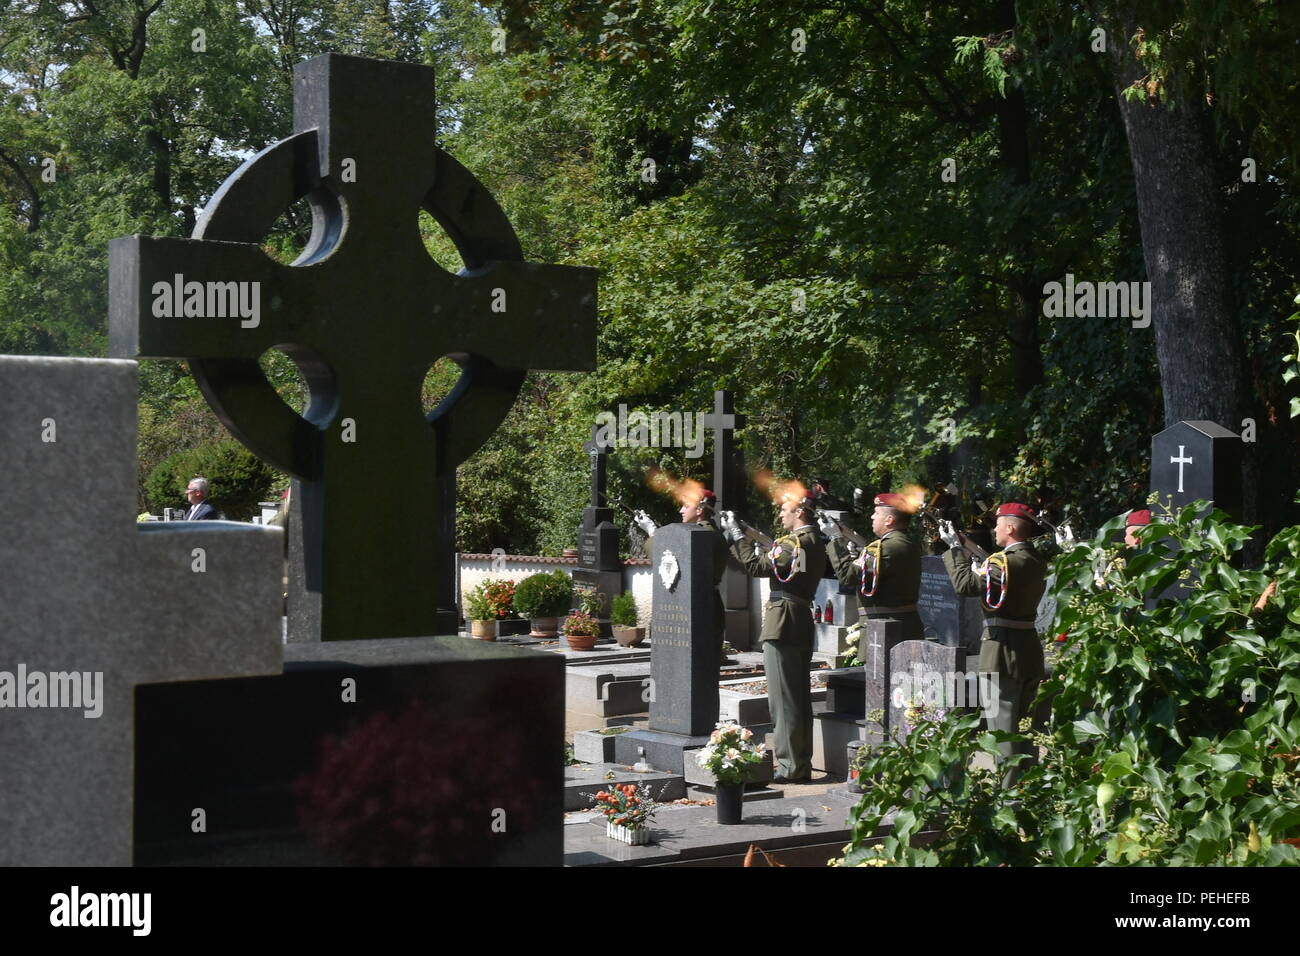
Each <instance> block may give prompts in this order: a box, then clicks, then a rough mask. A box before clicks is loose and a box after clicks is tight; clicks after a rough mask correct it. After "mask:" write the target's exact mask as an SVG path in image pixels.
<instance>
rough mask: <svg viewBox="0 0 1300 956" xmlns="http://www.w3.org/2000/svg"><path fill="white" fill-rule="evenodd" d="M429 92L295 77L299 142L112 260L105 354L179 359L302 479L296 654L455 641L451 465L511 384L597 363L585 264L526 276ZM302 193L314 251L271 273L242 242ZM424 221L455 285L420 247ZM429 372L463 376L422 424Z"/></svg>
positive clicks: (416, 86)
mask: <svg viewBox="0 0 1300 956" xmlns="http://www.w3.org/2000/svg"><path fill="white" fill-rule="evenodd" d="M433 77H434V71H433V69H431V68H429V67H424V66H418V65H413V64H406V63H389V62H383V61H378V60H368V59H362V58H358V57H349V56H340V55H337V54H327V55H324V56H319V57H315V58H313V59H311V60H309V61H307V62H305V63H301V64H299V65H298V66H296V67H295V69H294V134H293V135H292V136H290V137H288V138H287V139H283V140H281V141H279V142H278V143H275V144H274V145H272V146H270V147H268V148H267V149H265V150H263V151H262V152H261V153H259V154H257V155H256V156H254V157H253V158H252V159H250V160H249V161H248V162H246V163H245V164H244V165H243V166H241V167H240V168H239V169H238V170H236V172H235V173H234V174H233V175H232V176H231V177H230V178H229V179H227V180H226V182H225V183H224V184H223V185H222V186H221V188H220V189H218V190H217V192H216V193H215V194H214V195H213V197H212V200H211V202H209V204H208V206H207V208H206V209H204V211H203V214H202V216H201V217H200V219H199V223H198V225H197V226H196V227H195V230H194V237H193V238H192V239H160V238H148V237H144V236H131V237H129V238H122V239H116V240H114V241H113V242H112V243H111V245H110V263H111V272H110V278H109V307H110V332H109V346H110V352H111V354H112V355H114V356H118V357H125V358H137V357H149V358H186V359H189V361H190V368H191V370H192V371H193V373H194V376H195V379H196V380H197V381H198V384H199V387H200V388H201V389H202V391H203V394H204V397H205V398H206V399H207V400H208V402H209V404H210V405H212V407H213V409H214V410H215V411H216V413H217V416H218V417H219V418H220V419H221V421H222V422H223V423H224V424H225V425H226V427H227V428H229V429H230V430H231V431H232V432H233V433H234V434H235V436H236V437H237V438H239V440H240V441H242V442H243V443H244V444H245V445H247V446H248V447H249V448H250V449H251V450H252V451H253V452H255V453H256V454H257V455H259V456H261V457H262V458H264V459H266V460H267V461H269V462H271V463H272V464H274V465H275V466H276V467H278V468H280V469H282V470H284V471H287V472H289V473H290V474H292V475H293V476H294V477H295V478H296V479H297V481H298V485H297V489H296V494H295V498H296V499H297V502H298V505H299V506H300V509H301V512H300V513H301V524H300V527H299V531H298V533H300V534H301V544H302V549H301V554H302V558H301V559H302V561H303V567H302V575H301V576H302V578H303V580H304V586H305V589H306V590H305V593H295V594H291V602H294V601H297V602H298V604H299V607H298V612H297V613H291V626H293V627H294V629H295V630H296V631H298V632H301V631H302V630H303V629H308V630H316V628H317V618H318V632H317V633H312V634H308V635H307V638H308V639H311V638H316V637H318V639H321V640H349V639H355V638H376V637H401V636H414V635H429V634H438V633H444V634H445V633H454V631H455V628H456V623H457V614H456V610H455V607H456V594H455V563H454V553H455V541H454V535H453V533H452V530H453V522H454V518H453V515H454V511H453V509H454V507H455V473H456V467H457V466H458V465H459V464H460V463H461V462H463V461H464V460H465V459H466V458H468V457H469V456H470V455H471V454H473V453H474V451H476V450H477V449H478V448H479V447H480V446H481V445H482V444H483V442H484V441H486V440H487V438H488V437H489V436H490V435H491V434H492V432H493V430H494V429H495V428H496V427H497V426H498V425H499V424H500V422H501V421H502V419H503V418H504V417H505V415H506V414H507V412H508V411H509V410H510V407H511V405H512V404H513V403H514V400H515V397H516V396H517V394H518V392H519V389H520V387H521V385H522V383H523V380H524V376H525V374H526V372H527V370H528V369H530V368H538V369H557V370H590V369H592V368H594V367H595V317H596V273H595V270H592V269H585V268H578V267H571V266H549V265H539V264H535V263H527V262H524V261H523V255H522V252H521V249H520V245H519V241H518V239H517V238H516V236H515V233H514V230H513V229H512V228H511V226H510V223H509V222H508V220H507V219H506V217H505V215H504V214H503V213H502V211H501V209H500V207H499V206H498V205H497V204H496V202H495V201H494V200H493V198H492V197H491V196H490V195H489V194H488V192H487V190H486V189H484V188H483V186H482V185H481V184H480V183H479V182H478V181H477V180H476V179H475V178H474V177H473V176H472V175H471V174H470V173H469V172H468V171H467V170H466V169H465V168H464V167H462V166H461V165H460V164H459V163H457V162H456V161H455V160H454V159H452V158H451V157H450V156H449V155H447V154H446V153H445V152H443V151H442V150H441V149H439V148H438V146H437V144H436V140H435V135H436V126H435V113H434V89H433ZM303 197H306V198H308V199H309V200H310V202H311V205H312V217H313V227H312V235H311V238H310V240H309V242H308V245H307V247H306V249H304V250H303V253H302V255H301V256H300V257H299V258H298V259H297V261H295V262H294V263H293V264H292V265H281V264H279V263H277V262H275V261H273V260H272V259H271V258H269V257H268V256H267V255H266V254H265V252H264V251H263V250H262V248H261V246H260V245H259V243H260V242H261V240H262V239H263V238H264V237H265V236H266V235H267V233H268V232H269V231H270V229H271V227H272V226H273V224H274V223H275V222H276V220H277V219H278V218H279V217H280V215H281V214H282V213H283V212H284V211H285V210H286V209H288V208H289V206H290V205H291V204H292V203H293V202H295V201H296V200H298V199H301V198H303ZM421 209H423V210H425V211H427V212H428V213H429V214H430V215H432V216H433V218H434V219H435V220H437V222H438V223H439V224H440V225H441V226H442V227H443V228H444V229H445V230H446V231H447V233H448V234H449V235H450V237H451V239H452V240H453V242H454V243H455V245H456V248H457V250H458V251H459V253H460V255H461V257H462V259H463V260H464V262H465V266H466V268H465V269H464V270H462V271H461V272H460V273H459V274H457V275H453V274H451V273H450V272H447V271H445V270H444V269H442V268H441V267H440V266H439V265H438V264H437V263H435V262H434V260H433V259H432V258H431V257H430V256H429V254H428V253H427V251H426V250H425V248H424V245H423V243H422V241H421V239H420V231H419V212H420V210H421ZM272 348H278V349H281V350H282V351H284V352H286V353H288V354H289V355H290V357H291V358H293V359H294V361H295V362H296V363H297V365H298V367H299V368H300V369H301V371H302V372H303V375H304V376H305V378H306V380H307V383H308V385H309V387H310V391H311V398H310V402H309V404H308V407H307V409H306V411H305V413H304V414H303V415H302V416H299V415H298V414H296V413H295V412H294V411H293V410H292V409H290V408H289V407H288V406H287V405H286V404H284V403H283V402H282V401H281V400H280V398H279V397H278V396H277V394H276V392H275V390H274V389H273V388H272V387H271V386H270V384H269V383H268V382H267V380H266V377H265V375H264V374H263V373H262V371H261V368H260V367H259V365H258V357H259V356H261V355H262V354H263V353H264V352H266V351H267V350H268V349H272ZM444 356H445V357H450V358H451V359H453V360H454V361H456V362H457V363H458V364H459V365H460V366H461V369H462V375H461V379H460V381H459V382H458V383H457V385H456V386H455V388H454V389H453V390H452V391H451V393H450V394H449V395H448V396H447V397H446V398H445V399H444V400H443V401H442V403H441V404H439V405H438V407H437V408H435V409H434V410H433V411H432V412H430V413H429V414H427V415H426V414H425V412H424V410H423V409H422V407H421V405H420V389H421V383H422V382H423V380H424V378H425V375H426V373H427V372H428V370H429V368H430V366H431V365H432V364H433V363H434V362H436V361H437V360H438V359H439V358H441V357H444ZM295 590H296V589H295ZM316 602H319V608H318V611H317V608H316V606H315V605H316ZM302 605H305V609H304V608H303V607H302ZM291 610H293V608H291ZM295 636H296V637H297V639H300V640H301V639H303V636H302V634H301V633H299V634H297V635H295Z"/></svg>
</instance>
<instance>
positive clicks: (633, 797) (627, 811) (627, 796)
mask: <svg viewBox="0 0 1300 956" xmlns="http://www.w3.org/2000/svg"><path fill="white" fill-rule="evenodd" d="M596 809H598V810H599V811H600V812H601V813H603V814H605V819H606V820H607V821H608V822H609V823H612V824H614V825H615V826H622V827H627V828H628V829H629V830H640V829H644V828H645V827H648V826H649V825H650V819H651V817H653V816H654V815H655V811H656V810H658V809H659V804H657V803H655V801H654V795H653V794H652V793H650V791H649V790H648V789H647V790H646V796H644V797H643V796H642V795H641V791H640V789H639V788H638V787H637V785H636V784H635V783H620V784H617V785H615V786H613V787H611V788H610V789H609V790H602V791H600V792H599V793H597V794H596Z"/></svg>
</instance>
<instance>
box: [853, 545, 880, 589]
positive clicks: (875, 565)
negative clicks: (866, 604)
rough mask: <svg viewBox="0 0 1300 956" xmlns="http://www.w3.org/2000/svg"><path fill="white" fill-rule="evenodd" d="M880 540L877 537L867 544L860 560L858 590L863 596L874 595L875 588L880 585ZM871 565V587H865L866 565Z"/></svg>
mask: <svg viewBox="0 0 1300 956" xmlns="http://www.w3.org/2000/svg"><path fill="white" fill-rule="evenodd" d="M880 547H881V543H880V540H879V539H877V540H875V541H873V542H871V544H869V545H867V550H866V552H865V554H864V557H863V561H862V577H861V580H860V582H859V584H858V590H859V591H860V592H861V594H862V596H863V597H875V594H876V588H877V587H879V586H880ZM868 565H870V566H871V571H870V574H871V587H870V589H868V588H867V573H868V572H867V566H868Z"/></svg>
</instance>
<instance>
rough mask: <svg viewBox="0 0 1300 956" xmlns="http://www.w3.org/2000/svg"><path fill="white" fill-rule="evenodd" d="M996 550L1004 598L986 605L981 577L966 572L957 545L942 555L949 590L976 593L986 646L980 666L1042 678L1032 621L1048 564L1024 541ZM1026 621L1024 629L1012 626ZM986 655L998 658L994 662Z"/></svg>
mask: <svg viewBox="0 0 1300 956" xmlns="http://www.w3.org/2000/svg"><path fill="white" fill-rule="evenodd" d="M995 553H996V554H1003V555H1005V556H1006V560H1007V571H1006V577H1005V578H1004V580H1003V587H1005V589H1006V598H1005V599H1004V600H1003V602H1002V606H1001V607H999V608H997V609H996V610H995V609H993V608H990V607H989V606H988V603H987V600H986V596H985V581H984V577H983V576H982V575H979V574H976V573H975V572H974V571H972V570H971V567H970V563H971V561H970V555H968V554H966V552H965V551H963V550H961V549H960V548H950V549H949V550H948V551H946V552H944V556H943V563H944V565H945V566H946V567H947V569H948V578H949V579H950V580H951V581H952V586H953V589H954V590H956V592H957V593H958V594H964V595H967V596H969V597H979V599H980V608H981V610H983V611H984V644H985V646H984V647H982V648H981V649H980V670H997V671H998V672H999V673H1002V674H1007V675H1014V676H1015V677H1016V678H1017V679H1019V680H1027V681H1035V680H1042V678H1043V645H1042V641H1041V639H1040V638H1039V637H1038V632H1037V631H1035V630H1034V628H1033V623H1034V618H1035V617H1036V616H1037V614H1038V602H1039V601H1040V600H1042V597H1043V591H1044V589H1045V588H1046V585H1047V573H1048V568H1047V562H1046V561H1044V560H1043V556H1042V555H1040V554H1039V553H1038V552H1037V551H1036V550H1035V549H1034V546H1033V545H1032V544H1029V543H1028V542H1026V541H1017V542H1015V543H1014V544H1010V545H1008V546H1007V547H1006V548H1005V549H1004V550H1003V551H999V552H995ZM990 557H992V555H990ZM994 587H995V591H996V585H995V586H994ZM1000 622H1006V623H1000ZM1026 623H1027V624H1028V625H1029V626H1028V627H1023V626H1015V625H1024V624H1026ZM989 642H997V644H999V645H1000V648H990V647H989V646H988V644H989ZM990 653H993V654H995V655H996V657H997V658H998V660H997V661H996V666H994V663H995V662H994V661H993V658H992V657H991V656H990Z"/></svg>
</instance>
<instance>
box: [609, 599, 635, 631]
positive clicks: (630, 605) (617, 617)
mask: <svg viewBox="0 0 1300 956" xmlns="http://www.w3.org/2000/svg"><path fill="white" fill-rule="evenodd" d="M609 621H610V623H611V624H613V625H615V626H617V627H636V621H637V612H636V598H635V597H634V596H633V595H632V592H630V591H624V592H623V593H622V594H615V595H614V597H613V598H611V599H610V602H609Z"/></svg>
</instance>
